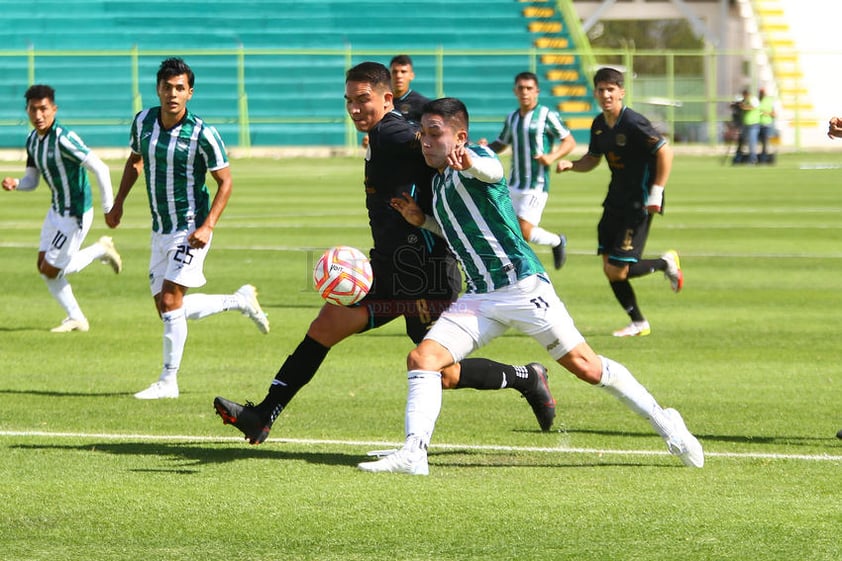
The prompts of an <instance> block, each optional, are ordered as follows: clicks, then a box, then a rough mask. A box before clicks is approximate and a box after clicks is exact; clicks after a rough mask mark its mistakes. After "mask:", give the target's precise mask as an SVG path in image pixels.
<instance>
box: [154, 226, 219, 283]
mask: <svg viewBox="0 0 842 561" xmlns="http://www.w3.org/2000/svg"><path fill="white" fill-rule="evenodd" d="M191 233H193V230H189V231H188V230H182V231H179V232H173V233H172V234H159V233H157V232H152V256H151V257H150V258H149V288H150V289H151V290H152V295H153V296H155V295H156V294H159V293H160V292H161V287H162V286H163V285H164V280H168V281H170V282H173V283H175V284H178V285H181V286H186V287H187V288H197V287H199V286H203V285H204V284H205V283H206V282H207V281H206V280H205V274H204V267H205V257H207V255H208V250H210V246H211V241H213V234H211V237H210V239H208V243H207V244H205V247H203V248H201V249H198V248H195V247H190V244H189V243H188V242H187V236H189V235H190V234H191Z"/></svg>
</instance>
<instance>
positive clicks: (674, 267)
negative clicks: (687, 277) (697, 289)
mask: <svg viewBox="0 0 842 561" xmlns="http://www.w3.org/2000/svg"><path fill="white" fill-rule="evenodd" d="M661 259H663V260H664V261H666V262H667V270H666V271H664V276H665V277H666V278H667V280H669V281H670V288H672V291H673V292H678V291H680V290H681V289H682V287H683V286H684V273H683V272H681V260H680V259H679V258H678V252H677V251H676V250H674V249H671V250H669V251H668V252H666V253H664V254H663V255H661Z"/></svg>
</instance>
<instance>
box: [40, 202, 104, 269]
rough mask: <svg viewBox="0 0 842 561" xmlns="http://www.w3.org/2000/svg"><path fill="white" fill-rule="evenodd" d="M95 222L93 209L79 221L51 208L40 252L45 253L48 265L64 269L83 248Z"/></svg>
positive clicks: (46, 220)
mask: <svg viewBox="0 0 842 561" xmlns="http://www.w3.org/2000/svg"><path fill="white" fill-rule="evenodd" d="M93 221H94V211H93V209H88V211H87V212H85V213H84V214H83V215H82V219H81V220H79V218H77V217H75V216H66V215H62V214H59V213H57V212H56V211H55V210H54V209H53V207H50V210H48V211H47V216H45V217H44V224H43V225H42V226H41V241H40V242H39V244H38V251H39V252H41V251H43V252H44V260H45V261H46V262H47V263H49V264H50V265H52V266H53V267H55V268H56V269H64V268H65V267H67V265H68V263H70V260H71V259H72V258H73V256H74V255H75V254H76V253H77V252H78V251H79V250H80V249H81V248H82V243H83V242H84V241H85V236H87V235H88V232H89V231H90V229H91V224H93Z"/></svg>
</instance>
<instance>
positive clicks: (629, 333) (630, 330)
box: [613, 320, 652, 337]
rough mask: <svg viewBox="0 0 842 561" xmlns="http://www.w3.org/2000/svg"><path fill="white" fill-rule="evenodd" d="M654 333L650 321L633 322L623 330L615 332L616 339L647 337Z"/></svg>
mask: <svg viewBox="0 0 842 561" xmlns="http://www.w3.org/2000/svg"><path fill="white" fill-rule="evenodd" d="M650 333H652V329H651V328H650V327H649V322H648V321H645V320H644V321H633V322H631V323H630V324H628V325H627V326H625V327H624V328H622V329H618V330H617V331H615V332H614V334H613V335H614V337H645V336H646V335H649V334H650Z"/></svg>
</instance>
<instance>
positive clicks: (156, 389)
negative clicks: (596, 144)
mask: <svg viewBox="0 0 842 561" xmlns="http://www.w3.org/2000/svg"><path fill="white" fill-rule="evenodd" d="M134 396H135V397H136V398H137V399H176V398H177V397H178V383H177V382H162V381H160V380H158V381H157V382H155V383H154V384H152V385H151V386H149V387H148V388H146V389H145V390H143V391H139V392H137V393H136V394H134Z"/></svg>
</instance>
